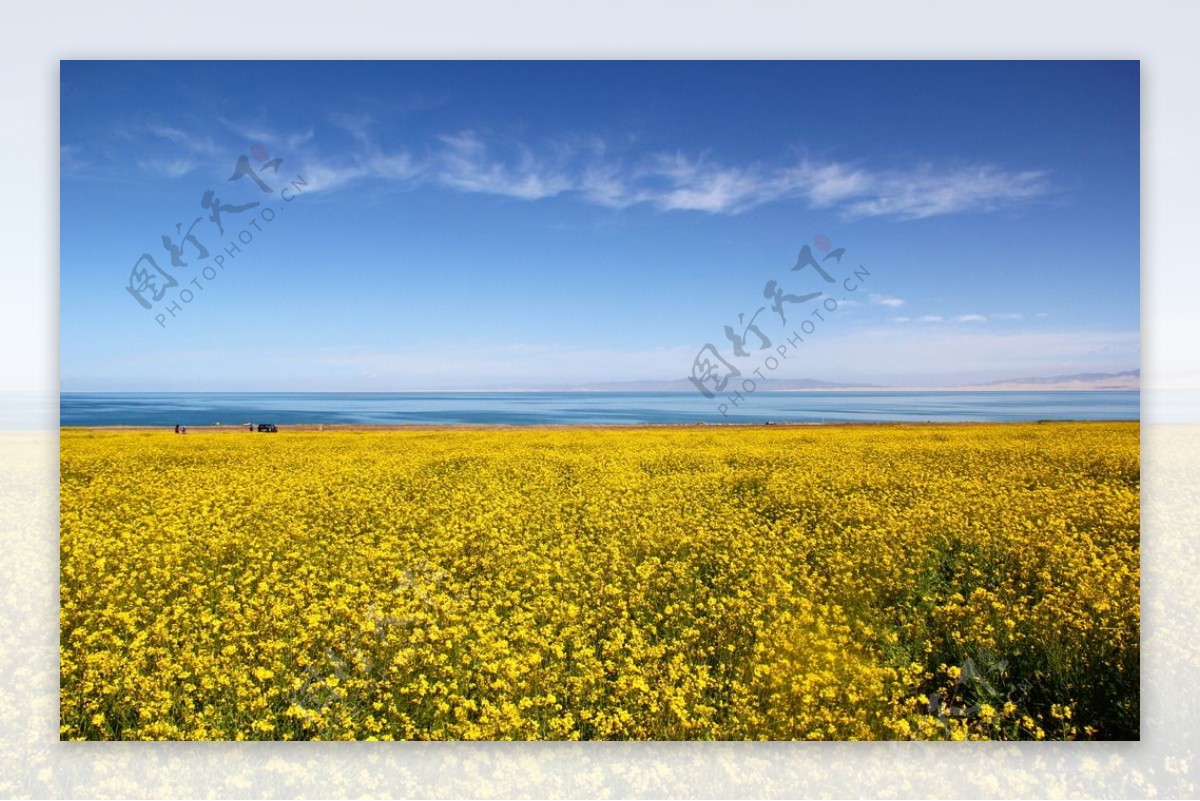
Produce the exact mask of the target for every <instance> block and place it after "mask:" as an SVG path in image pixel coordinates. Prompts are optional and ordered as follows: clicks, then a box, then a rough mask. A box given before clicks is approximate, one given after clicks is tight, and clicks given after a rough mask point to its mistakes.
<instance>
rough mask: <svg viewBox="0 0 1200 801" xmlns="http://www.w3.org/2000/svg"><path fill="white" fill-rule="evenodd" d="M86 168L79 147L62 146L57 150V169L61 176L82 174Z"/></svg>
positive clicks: (86, 164) (81, 149) (81, 150)
mask: <svg viewBox="0 0 1200 801" xmlns="http://www.w3.org/2000/svg"><path fill="white" fill-rule="evenodd" d="M87 166H88V163H87V161H86V160H84V158H83V148H82V147H80V146H79V145H63V146H62V147H60V148H59V149H58V169H59V171H60V172H61V173H62V174H63V175H67V174H70V173H76V172H82V171H83V170H84V169H86V168H87Z"/></svg>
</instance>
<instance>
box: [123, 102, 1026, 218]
mask: <svg viewBox="0 0 1200 801" xmlns="http://www.w3.org/2000/svg"><path fill="white" fill-rule="evenodd" d="M221 122H223V123H224V125H225V127H226V128H227V129H228V130H230V131H232V132H234V133H236V134H237V135H238V136H239V137H240V138H242V139H243V140H244V141H246V140H248V141H252V142H258V143H262V144H264V145H266V146H268V147H270V148H271V149H272V152H273V154H277V155H281V156H284V157H285V158H288V159H289V160H290V161H291V163H292V164H293V165H294V168H296V169H299V170H301V171H303V172H304V174H305V178H306V179H308V180H309V184H310V185H309V188H308V191H310V192H317V191H333V190H337V189H341V188H344V187H346V186H348V185H351V184H354V183H356V182H360V181H366V180H376V181H385V182H394V183H401V184H404V185H407V186H412V187H416V186H434V187H440V188H443V189H448V190H452V191H457V192H468V193H479V194H490V195H497V196H502V197H511V198H515V199H519V200H525V201H537V200H543V199H546V198H552V197H558V196H562V195H571V196H575V197H577V198H578V199H580V200H582V201H584V202H588V203H593V204H596V205H600V206H604V207H607V208H614V209H624V208H629V207H633V206H639V205H645V206H649V207H651V208H655V209H657V210H659V211H663V212H672V211H693V212H704V213H708V214H741V213H744V212H746V211H749V210H751V209H754V208H757V207H759V206H762V205H764V204H768V203H774V202H778V201H785V200H790V201H798V202H802V203H806V204H807V205H808V206H810V207H812V208H823V209H832V210H835V211H839V212H840V213H841V214H842V215H843V216H845V217H847V218H863V217H887V218H892V219H898V220H913V219H921V218H925V217H933V216H938V215H945V214H957V213H962V212H969V211H990V210H994V209H997V208H1000V207H1004V206H1009V205H1012V204H1015V203H1020V202H1025V201H1028V200H1030V199H1033V198H1036V197H1038V196H1040V195H1043V194H1045V193H1047V192H1048V191H1049V185H1048V180H1047V177H1046V175H1045V174H1044V173H1043V172H1041V171H1036V170H1021V171H1009V170H1005V169H1002V168H1000V167H997V166H992V165H982V166H973V167H956V168H942V169H939V168H937V167H934V166H931V165H928V164H922V165H917V166H915V167H913V168H910V169H887V170H872V169H870V168H868V167H867V166H865V165H863V164H859V163H853V162H839V161H828V160H827V161H820V160H813V159H798V160H792V161H777V162H764V161H756V162H748V163H734V162H727V161H722V160H721V159H719V158H717V157H715V156H713V155H712V154H711V153H708V152H701V153H685V152H681V151H676V152H657V153H632V152H630V151H628V150H621V148H620V147H615V148H614V147H613V146H611V145H610V143H609V142H606V141H605V140H603V139H601V138H600V137H595V136H570V137H557V138H555V137H551V138H544V139H540V140H537V141H535V142H519V141H513V140H511V139H506V138H504V137H500V136H495V135H487V134H485V133H483V132H480V131H477V130H470V129H467V130H460V131H455V132H448V133H444V134H441V135H438V136H435V137H432V138H431V139H429V140H428V141H422V142H414V143H412V144H411V145H409V146H408V147H400V148H394V149H385V148H383V147H381V146H380V145H379V143H378V142H379V138H378V136H377V135H376V134H375V127H376V123H375V122H374V120H372V118H371V117H370V116H367V115H352V114H333V115H331V116H330V117H329V118H328V120H327V122H328V124H329V126H330V128H331V129H335V130H336V131H339V132H341V133H343V134H345V135H347V136H348V141H347V140H343V141H344V143H345V144H348V145H349V147H344V146H342V147H339V148H338V150H337V151H336V155H330V153H331V152H333V151H332V150H331V148H332V146H331V144H330V141H329V139H328V137H325V138H324V139H323V140H320V146H318V142H319V140H318V137H316V136H314V133H313V131H311V130H309V131H304V132H300V133H292V134H283V133H279V132H275V131H272V130H270V129H269V128H266V127H264V126H261V125H255V124H242V123H238V122H235V121H229V120H221ZM149 130H150V132H151V133H152V134H153V135H154V136H155V137H157V138H158V139H161V140H165V141H167V142H170V143H173V144H175V145H177V146H178V147H179V148H181V149H182V151H183V153H182V154H177V155H176V156H173V157H170V158H166V157H164V158H155V159H146V160H145V161H144V163H143V166H144V167H145V168H146V169H148V170H152V171H155V172H159V173H162V174H167V175H179V174H183V173H185V172H187V171H188V170H189V169H191V168H194V167H195V166H198V165H199V160H201V159H208V158H211V157H213V156H214V155H215V154H216V153H217V152H218V151H219V150H220V149H219V148H218V146H217V145H216V143H215V142H214V141H213V139H212V138H211V137H210V136H208V135H197V134H192V133H189V132H187V131H184V130H183V129H181V128H177V127H171V126H164V125H157V126H151V127H150V129H149ZM335 138H336V137H335ZM621 144H622V146H627V143H621ZM276 151H277V153H276Z"/></svg>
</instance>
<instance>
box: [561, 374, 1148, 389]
mask: <svg viewBox="0 0 1200 801" xmlns="http://www.w3.org/2000/svg"><path fill="white" fill-rule="evenodd" d="M1141 382H1142V371H1141V370H1126V371H1124V372H1121V373H1075V374H1073V375H1055V376H1031V377H1026V378H1005V379H1002V380H1000V381H988V382H987V383H982V384H957V385H940V386H915V385H914V386H902V387H896V386H891V387H889V386H882V385H880V384H840V383H837V382H834V381H820V380H818V379H815V378H771V379H768V380H767V381H765V382H762V383H761V384H760V387H761V388H762V389H769V390H771V391H773V392H793V391H800V390H839V389H840V390H856V389H861V390H885V391H886V390H901V389H945V390H974V391H986V390H1022V389H1025V390H1038V389H1045V390H1050V389H1063V390H1099V389H1125V390H1129V389H1141ZM563 389H564V390H565V391H571V392H695V387H694V386H693V385H692V383H691V381H689V380H688V379H686V378H679V379H676V380H674V381H614V382H607V383H600V384H589V385H586V386H575V387H565V388H563Z"/></svg>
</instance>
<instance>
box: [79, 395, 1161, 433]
mask: <svg viewBox="0 0 1200 801" xmlns="http://www.w3.org/2000/svg"><path fill="white" fill-rule="evenodd" d="M743 397H744V400H742V401H741V402H740V403H739V404H738V405H737V406H736V407H734V406H732V405H731V404H729V402H728V400H726V399H725V398H723V397H720V396H719V397H718V398H717V399H708V398H705V397H704V396H702V395H700V394H699V393H697V392H691V393H680V392H411V393H409V392H405V393H386V392H245V393H242V392H235V393H226V392H222V393H190V392H189V393H182V392H167V393H63V394H62V395H61V396H60V409H59V421H60V423H59V424H60V425H62V426H110V425H136V426H175V425H176V424H178V425H188V426H208V425H215V424H217V423H220V424H222V425H237V424H242V425H244V424H246V423H248V422H254V423H276V424H278V425H288V424H296V423H386V424H427V425H463V424H468V425H471V424H474V425H516V426H522V425H603V424H621V425H628V424H639V423H648V424H679V423H685V424H686V423H764V422H768V421H770V422H779V423H782V422H806V423H820V422H826V423H834V422H838V423H849V422H884V421H893V422H924V421H942V422H952V421H1021V420H1137V419H1139V398H1140V395H1139V393H1138V392H1137V391H1096V392H1045V391H1042V392H935V391H929V392H926V391H913V392H896V391H871V392H840V391H838V392H834V391H825V392H767V391H761V390H760V391H758V392H753V393H750V394H745V393H743ZM721 403H724V404H725V405H726V406H728V407H729V408H728V409H727V411H726V413H725V414H722V413H721V412H720V410H719V409H718V405H719V404H721Z"/></svg>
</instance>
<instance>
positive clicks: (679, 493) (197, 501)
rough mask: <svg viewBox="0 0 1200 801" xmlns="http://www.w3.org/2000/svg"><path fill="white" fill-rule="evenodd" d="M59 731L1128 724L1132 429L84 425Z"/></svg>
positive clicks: (73, 437) (66, 587) (69, 515)
mask: <svg viewBox="0 0 1200 801" xmlns="http://www.w3.org/2000/svg"><path fill="white" fill-rule="evenodd" d="M61 469H62V473H61V521H62V532H61V537H62V539H61V632H60V653H61V720H60V723H61V736H62V737H63V738H64V739H202V740H211V739H285V740H286V739H381V740H382V739H670V740H679V739H976V738H978V739H1042V738H1045V739H1074V738H1079V739H1083V738H1130V737H1137V736H1138V720H1139V707H1138V680H1139V673H1138V660H1139V653H1138V641H1139V603H1138V600H1139V599H1138V585H1139V555H1138V534H1139V450H1138V425H1137V423H1040V424H997V425H930V426H899V425H869V426H848V427H815V426H814V427H777V426H773V427H762V428H722V427H695V428H631V429H596V428H592V429H583V428H581V429H492V430H488V429H455V430H445V429H439V430H403V431H337V432H333V431H320V432H317V431H311V432H297V431H287V430H283V431H281V432H280V433H279V434H273V435H266V434H257V433H255V434H250V433H246V432H243V433H241V434H238V433H237V432H234V431H227V432H222V433H215V432H208V431H203V432H195V431H193V433H190V434H188V435H187V436H176V435H174V434H172V433H171V432H170V431H169V430H168V431H163V432H159V431H124V432H121V431H95V432H93V431H88V430H72V429H64V430H63V431H62V449H61Z"/></svg>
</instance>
